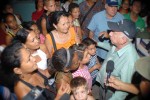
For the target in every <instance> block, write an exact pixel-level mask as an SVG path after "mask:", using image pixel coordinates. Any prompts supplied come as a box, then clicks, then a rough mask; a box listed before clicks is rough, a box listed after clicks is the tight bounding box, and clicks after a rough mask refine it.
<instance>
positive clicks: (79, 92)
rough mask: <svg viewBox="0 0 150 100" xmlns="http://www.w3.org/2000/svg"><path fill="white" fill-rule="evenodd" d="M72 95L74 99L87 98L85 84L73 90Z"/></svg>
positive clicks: (81, 99) (83, 99)
mask: <svg viewBox="0 0 150 100" xmlns="http://www.w3.org/2000/svg"><path fill="white" fill-rule="evenodd" d="M73 96H74V98H75V100H87V98H88V90H87V89H86V88H85V86H80V87H78V88H77V89H76V90H74V91H73Z"/></svg>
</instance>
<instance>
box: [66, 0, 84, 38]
mask: <svg viewBox="0 0 150 100" xmlns="http://www.w3.org/2000/svg"><path fill="white" fill-rule="evenodd" d="M68 12H69V13H70V14H71V16H72V20H73V25H72V26H73V27H74V29H75V32H76V33H77V34H78V35H79V38H80V40H82V33H81V27H80V23H79V15H80V9H79V5H78V4H76V3H71V4H70V5H69V11H68Z"/></svg>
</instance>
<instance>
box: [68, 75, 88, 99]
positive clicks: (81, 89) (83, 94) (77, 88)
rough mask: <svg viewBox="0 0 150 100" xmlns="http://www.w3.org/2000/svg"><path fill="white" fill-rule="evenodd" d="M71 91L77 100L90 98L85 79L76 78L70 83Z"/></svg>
mask: <svg viewBox="0 0 150 100" xmlns="http://www.w3.org/2000/svg"><path fill="white" fill-rule="evenodd" d="M70 87H71V91H72V94H73V97H74V98H75V100H79V99H81V100H87V98H88V93H89V90H88V83H87V81H86V79H85V78H83V77H80V76H79V77H75V78H73V79H72V80H71V82H70Z"/></svg>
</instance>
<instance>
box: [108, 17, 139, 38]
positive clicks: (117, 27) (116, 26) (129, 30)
mask: <svg viewBox="0 0 150 100" xmlns="http://www.w3.org/2000/svg"><path fill="white" fill-rule="evenodd" d="M107 24H108V27H109V28H110V30H113V31H119V32H123V33H124V34H125V35H126V36H127V37H128V38H130V39H133V38H135V37H136V34H137V30H136V25H135V23H134V22H133V21H131V20H128V19H123V20H121V21H119V22H110V21H108V22H107Z"/></svg>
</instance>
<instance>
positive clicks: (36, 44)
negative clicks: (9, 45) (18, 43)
mask: <svg viewBox="0 0 150 100" xmlns="http://www.w3.org/2000/svg"><path fill="white" fill-rule="evenodd" d="M25 45H26V47H27V48H28V49H31V50H35V49H39V48H40V40H39V38H38V37H37V34H36V33H35V32H34V31H31V32H30V33H29V35H28V37H27V41H26V43H25Z"/></svg>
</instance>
